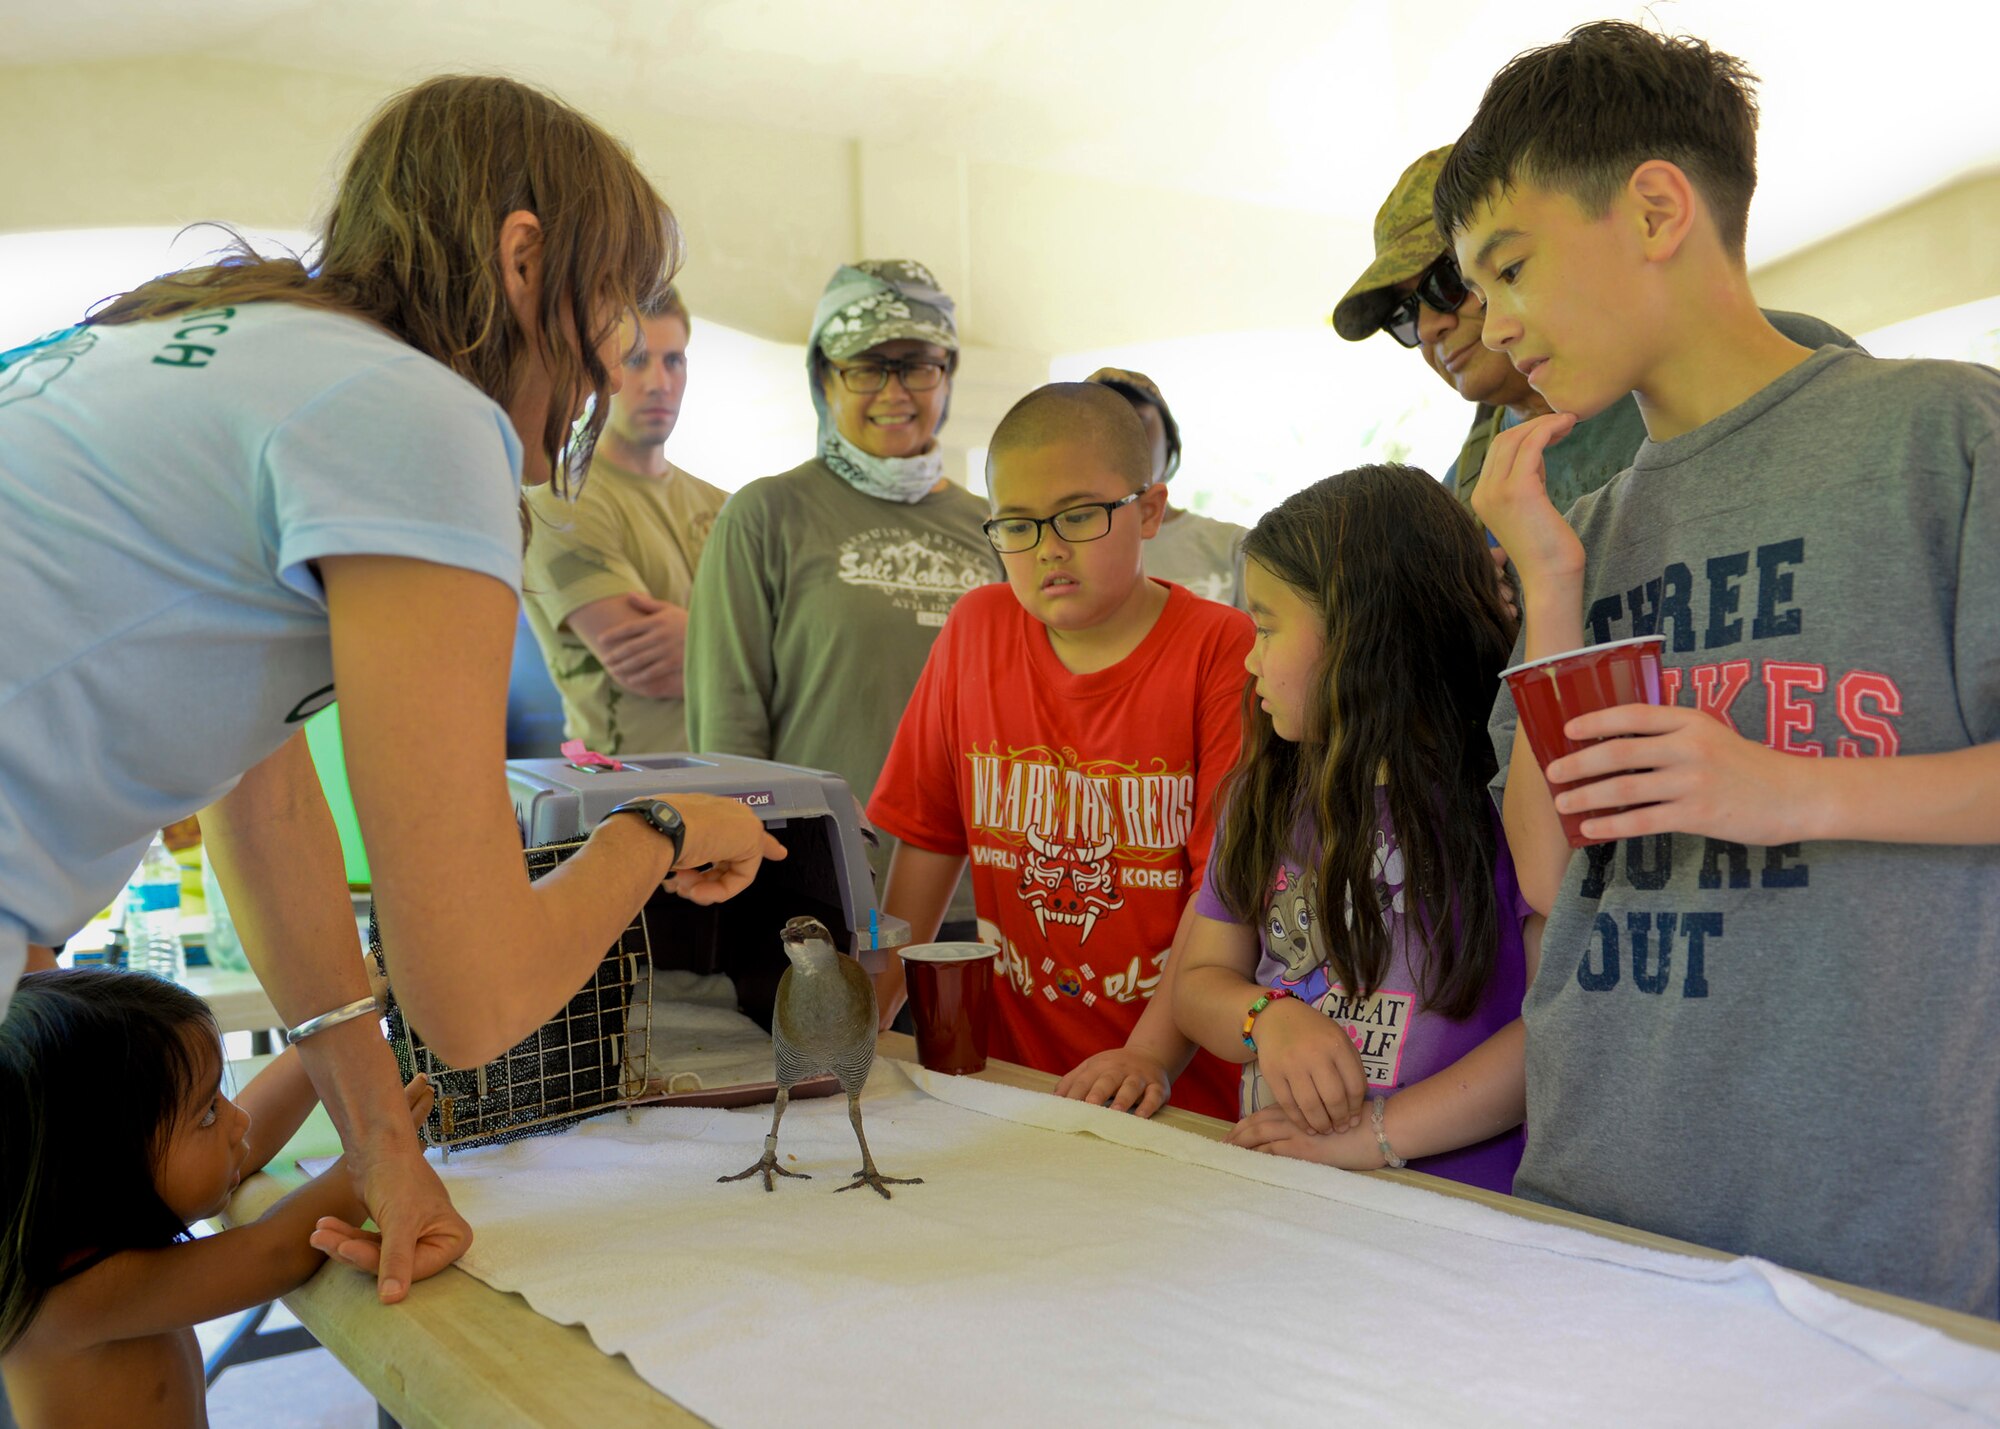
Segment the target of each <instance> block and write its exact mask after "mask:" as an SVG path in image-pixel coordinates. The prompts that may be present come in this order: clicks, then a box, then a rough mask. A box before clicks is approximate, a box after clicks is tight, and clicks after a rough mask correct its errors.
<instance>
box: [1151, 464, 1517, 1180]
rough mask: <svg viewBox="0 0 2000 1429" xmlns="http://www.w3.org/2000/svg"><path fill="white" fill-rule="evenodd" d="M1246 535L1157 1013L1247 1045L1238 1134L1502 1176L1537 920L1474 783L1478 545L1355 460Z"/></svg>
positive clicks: (1479, 732)
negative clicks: (1243, 617)
mask: <svg viewBox="0 0 2000 1429" xmlns="http://www.w3.org/2000/svg"><path fill="white" fill-rule="evenodd" d="M1243 550H1244V555H1245V557H1246V567H1245V586H1246V588H1247V591H1248V595H1249V607H1250V615H1251V618H1252V620H1254V621H1255V622H1256V626H1257V643H1256V644H1255V646H1254V647H1252V650H1251V653H1250V656H1249V658H1248V659H1247V660H1246V661H1245V662H1244V663H1245V665H1246V667H1247V668H1248V669H1249V671H1250V673H1251V675H1252V676H1253V677H1254V678H1255V685H1254V687H1253V689H1252V691H1251V692H1250V694H1249V695H1248V696H1246V701H1245V711H1244V736H1243V753H1242V756H1241V758H1240V760H1239V762H1238V764H1237V767H1236V769H1235V770H1234V771H1233V772H1232V773H1231V775H1230V778H1229V780H1228V782H1227V783H1226V784H1225V785H1224V786H1223V789H1222V791H1221V794H1220V796H1219V797H1220V799H1221V800H1222V802H1223V814H1222V827H1221V832H1220V833H1219V835H1218V836H1217V841H1216V852H1215V855H1214V856H1213V857H1212V858H1211V859H1210V860H1209V865H1208V876H1207V879H1206V880H1205V882H1204V884H1203V887H1202V889H1201V892H1200V894H1199V895H1198V897H1197V901H1196V916H1195V918H1194V919H1193V921H1192V924H1191V926H1190V927H1189V928H1188V929H1187V931H1186V939H1187V942H1186V950H1185V958H1186V961H1185V962H1184V963H1183V964H1182V968H1181V981H1180V985H1179V988H1178V990H1177V995H1176V1000H1175V1015H1176V1019H1177V1020H1178V1021H1179V1023H1180V1025H1181V1028H1182V1030H1183V1031H1184V1032H1186V1033H1187V1035H1188V1036H1190V1037H1192V1038H1193V1039H1195V1040H1196V1041H1198V1042H1199V1043H1201V1045H1203V1046H1204V1047H1207V1048H1208V1049H1209V1050H1210V1051H1212V1052H1214V1053H1216V1054H1217V1055H1218V1056H1221V1057H1225V1058H1227V1059H1228V1060H1230V1061H1234V1062H1242V1063H1246V1064H1247V1065H1246V1067H1245V1070H1244V1075H1243V1081H1242V1108H1241V1110H1242V1115H1243V1117H1244V1120H1243V1121H1241V1122H1240V1123H1239V1124H1238V1125H1237V1127H1236V1130H1235V1131H1234V1132H1233V1133H1232V1134H1231V1137H1230V1140H1231V1141H1233V1142H1234V1143H1235V1144H1237V1145H1239V1146H1247V1147H1251V1148H1254V1149H1258V1150H1263V1151H1269V1152H1274V1153H1276V1154H1279V1155H1285V1156H1296V1157H1300V1158H1303V1159H1306V1160H1314V1161H1323V1162H1327V1163H1329V1164H1332V1165H1336V1166H1343V1167H1346V1168H1348V1169H1350V1170H1365V1169H1373V1168H1375V1167H1379V1166H1382V1165H1385V1164H1387V1165H1394V1166H1400V1165H1403V1164H1405V1162H1406V1161H1407V1162H1409V1163H1411V1164H1414V1165H1416V1166H1417V1167H1418V1168H1419V1169H1422V1170H1425V1171H1429V1172H1432V1173H1434V1174H1437V1175H1441V1176H1449V1177H1451V1178H1453V1179H1455V1180H1461V1181H1466V1182H1469V1183H1471V1184H1474V1185H1479V1186H1485V1187H1487V1188H1489V1189H1492V1190H1498V1191H1507V1190H1509V1189H1511V1187H1512V1184H1513V1176H1514V1168H1515V1166H1516V1165H1517V1164H1518V1163H1519V1161H1520V1155H1521V1144H1522V1133H1521V1130H1520V1127H1521V1122H1522V1117H1523V1109H1524V1108H1523V1103H1524V1095H1525V1093H1524V1077H1523V1073H1522V1055H1523V1048H1524V1045H1525V1044H1524V1040H1523V1036H1522V1031H1521V1023H1520V1013H1521V998H1522V994H1523V992H1524V991H1525V989H1526V985H1527V981H1528V978H1529V977H1530V976H1531V975H1532V963H1533V960H1534V952H1535V945H1536V942H1537V940H1538V938H1539V933H1540V928H1539V920H1535V925H1534V926H1533V927H1529V926H1528V924H1529V920H1530V918H1531V910H1530V908H1529V907H1528V904H1527V902H1526V900H1525V899H1523V898H1522V896H1521V893H1520V889H1519V887H1518V886H1517V884H1516V882H1515V879H1514V870H1513V863H1512V860H1511V859H1510V858H1509V857H1508V853H1507V845H1506V840H1505V837H1504V835H1503V834H1502V833H1501V830H1500V822H1499V819H1498V817H1497V815H1496V814H1495V812H1494V809H1493V804H1492V800H1491V797H1490V796H1489V795H1488V793H1487V789H1486V785H1487V781H1488V780H1489V779H1490V778H1491V777H1492V776H1493V772H1494V767H1495V766H1494V759H1493V751H1492V747H1491V745H1490V743H1489V742H1488V739H1487V735H1486V716H1487V712H1488V710H1489V709H1490V707H1491V705H1492V703H1493V692H1494V689H1495V685H1496V682H1497V680H1498V677H1499V673H1500V670H1501V668H1502V667H1503V666H1505V665H1506V663H1507V658H1508V653H1509V650H1510V649H1511V647H1512V643H1513V628H1512V620H1511V618H1510V617H1509V615H1508V612H1507V610H1506V607H1505V606H1504V605H1503V603H1502V601H1501V597H1500V594H1499V592H1498V590H1497V589H1496V588H1495V585H1494V581H1493V567H1492V563H1491V560H1490V559H1489V557H1488V556H1487V553H1486V547H1485V542H1484V541H1483V540H1482V539H1481V537H1480V534H1479V531H1478V529H1477V527H1476V526H1475V525H1474V524H1473V521H1472V518H1471V516H1470V515H1469V514H1468V513H1467V512H1466V511H1465V510H1464V509H1463V508H1462V507H1461V506H1460V505H1459V504H1458V503H1457V502H1456V501H1454V500H1453V499H1452V498H1451V496H1450V495H1449V494H1448V493H1447V492H1445V490H1444V489H1443V488H1442V487H1440V486H1439V485H1438V484H1437V483H1436V482H1435V481H1433V480H1432V479H1431V478H1430V477H1428V476H1426V475H1424V473H1422V472H1420V471H1415V470H1412V469H1411V468H1408V467H1401V466H1370V467H1362V468H1359V469H1357V470H1354V471H1349V472H1345V473H1342V474H1341V475H1339V476H1334V477H1329V478H1327V479H1326V480H1324V481H1320V482H1316V483H1315V484H1313V485H1312V486H1310V487H1308V488H1306V489H1305V490H1304V491H1301V492H1299V493H1298V494H1297V495H1295V496H1293V497H1291V498H1290V499H1288V500H1286V501H1285V502H1284V503H1283V504H1281V505H1280V506H1278V507H1277V508H1276V509H1274V510H1272V511H1271V512H1269V513H1268V514H1266V515H1265V517H1264V518H1263V519H1262V520H1261V521H1259V522H1258V523H1257V525H1256V527H1255V528H1254V529H1252V531H1251V532H1250V534H1249V535H1248V536H1247V537H1246V538H1245V540H1244V544H1243Z"/></svg>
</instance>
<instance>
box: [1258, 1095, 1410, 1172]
mask: <svg viewBox="0 0 2000 1429" xmlns="http://www.w3.org/2000/svg"><path fill="white" fill-rule="evenodd" d="M1223 1140H1224V1141H1226V1142H1228V1143H1229V1144H1230V1145H1231V1146H1240V1147H1242V1148H1243V1149H1244V1150H1246V1151H1262V1152H1264V1153H1266V1154H1267V1155H1271V1156H1289V1157H1291V1158H1292V1159H1293V1160H1295V1161H1317V1162H1319V1163H1320V1164H1321V1165H1322V1166H1338V1167H1340V1169H1341V1170H1343V1171H1375V1170H1379V1169H1380V1168H1381V1166H1382V1165H1383V1161H1382V1148H1381V1146H1380V1145H1379V1144H1377V1142H1376V1140H1375V1132H1374V1129H1373V1128H1372V1127H1369V1126H1366V1125H1362V1124H1360V1123H1356V1125H1355V1126H1354V1127H1353V1128H1352V1129H1351V1130H1348V1131H1336V1132H1331V1133H1328V1134H1327V1135H1325V1136H1321V1135H1319V1134H1317V1133H1315V1132H1311V1131H1307V1130H1305V1129H1304V1128H1302V1127H1301V1126H1300V1125H1299V1124H1298V1123H1297V1122H1295V1121H1293V1120H1292V1119H1291V1118H1290V1117H1289V1116H1286V1115H1285V1113H1284V1110H1283V1109H1282V1108H1280V1107H1274V1106H1267V1107H1265V1108H1264V1109H1263V1110H1262V1111H1258V1112H1252V1113H1251V1114H1250V1115H1249V1116H1246V1117H1244V1118H1243V1120H1241V1121H1239V1122H1237V1123H1236V1125H1235V1126H1233V1127H1231V1128H1230V1130H1229V1135H1227V1136H1225V1137H1224V1138H1223Z"/></svg>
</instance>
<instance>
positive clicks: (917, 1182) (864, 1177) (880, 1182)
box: [840, 1166, 924, 1201]
mask: <svg viewBox="0 0 2000 1429" xmlns="http://www.w3.org/2000/svg"><path fill="white" fill-rule="evenodd" d="M923 1184H924V1178H923V1177H921V1176H884V1175H883V1174H882V1173H881V1172H880V1171H877V1170H876V1169H875V1168H874V1167H873V1166H863V1167H862V1168H861V1169H860V1170H859V1171H856V1172H855V1173H854V1179H853V1180H852V1181H849V1182H848V1183H847V1184H846V1185H845V1186H842V1187H841V1188H840V1189H841V1190H842V1191H852V1190H853V1189H854V1188H855V1187H856V1186H873V1187H874V1188H875V1189H876V1190H877V1191H878V1192H880V1193H881V1196H882V1199H883V1200H885V1201H887V1200H892V1199H894V1198H893V1197H891V1196H890V1194H889V1188H890V1187H891V1186H921V1185H923Z"/></svg>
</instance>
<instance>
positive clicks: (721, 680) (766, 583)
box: [686, 259, 1000, 936]
mask: <svg viewBox="0 0 2000 1429" xmlns="http://www.w3.org/2000/svg"><path fill="white" fill-rule="evenodd" d="M957 363H958V328H957V324H956V321H955V317H954V310H953V305H952V301H951V299H950V297H948V296H947V295H946V294H945V293H944V291H943V290H942V289H941V288H939V286H938V282H937V279H936V278H935V277H934V276H932V274H931V271H930V269H928V268H926V267H925V266H924V265H923V264H921V263H915V262H911V261H909V260H907V259H871V260H867V261H863V262H858V263H852V264H846V265H843V266H842V267H841V268H839V269H838V270H836V271H835V273H834V275H833V277H832V279H831V280H830V281H829V282H828V283H827V285H826V291H825V292H824V293H823V294H822V295H821V297H820V300H819V304H818V306H817V308H815V310H814V312H813V319H812V329H811V335H810V339H809V342H808V345H807V351H806V365H807V372H808V376H809V387H810V391H811V396H812V403H813V408H814V410H815V411H816V412H817V413H818V417H819V432H818V450H817V452H816V453H815V454H814V456H813V457H812V459H811V460H809V461H807V462H806V463H804V464H803V465H801V466H799V467H796V468H794V469H793V470H791V471H788V472H785V473H784V474H782V475H780V476H769V477H764V478H763V479H761V480H758V481H753V482H751V483H750V484H749V485H747V486H745V487H744V488H743V489H742V490H740V491H738V492H737V493H736V494H735V495H734V496H732V497H731V498H730V499H729V502H728V504H727V505H726V506H724V507H723V509H722V513H721V515H720V516H718V517H717V518H716V522H715V529H714V531H713V532H712V533H711V535H710V536H709V542H708V546H707V548H706V549H705V551H704V552H703V555H702V562H701V568H700V570H699V571H698V572H697V573H696V576H695V587H694V593H693V595H692V596H691V598H690V600H689V608H690V614H689V618H688V636H687V662H686V687H687V694H686V698H687V705H686V711H687V730H688V747H689V748H690V749H692V750H697V751H701V752H704V753H723V754H744V755H750V756H752V757H755V758H758V759H775V760H778V761H780V762H782V763H786V764H798V765H804V766H806V767H807V768H812V769H831V770H832V771H834V772H835V773H836V774H838V775H840V776H841V777H842V778H843V779H845V780H846V781H847V784H848V787H849V788H850V789H851V790H852V791H853V793H854V794H855V796H856V797H857V798H858V799H860V800H862V801H863V802H864V803H865V802H866V801H867V799H868V796H869V793H870V792H871V791H872V790H873V789H874V787H875V779H876V776H877V775H879V774H880V773H881V771H882V764H883V761H884V760H885V759H887V758H888V754H889V744H890V741H891V740H893V739H894V738H895V734H896V725H897V722H898V721H899V720H900V719H901V718H902V714H903V706H904V705H905V704H907V703H908V702H909V698H910V692H911V691H912V690H913V689H915V688H916V683H917V676H918V675H919V674H921V673H922V671H923V667H924V661H925V659H926V658H927V657H928V656H929V654H930V649H931V643H932V641H933V640H934V639H935V638H936V636H937V633H938V630H939V629H940V628H942V626H943V625H944V620H945V616H946V614H947V613H949V611H950V610H951V607H952V605H953V604H954V603H955V602H956V601H957V600H958V598H959V597H960V596H961V595H963V594H964V593H965V592H966V591H968V590H970V589H972V588H973V587H974V586H978V585H984V584H986V583H987V582H989V581H993V580H997V579H999V578H1000V563H999V558H998V557H996V556H995V555H994V554H993V548H992V547H991V546H989V545H988V544H987V541H986V534H985V532H984V531H983V530H982V529H981V523H982V522H983V521H985V519H986V515H987V511H986V503H985V502H983V501H982V500H980V499H979V498H978V497H976V496H974V495H973V494H972V493H971V492H969V491H967V490H965V488H963V487H961V486H956V485H954V484H953V483H951V482H950V481H947V480H946V479H945V475H944V460H943V457H942V456H941V454H940V453H939V451H938V444H937V431H938V428H939V427H940V426H941V425H942V424H943V422H944V418H945V415H946V411H947V408H948V407H949V404H950V397H951V380H952V373H953V371H954V370H955V368H956V366H957ZM893 842H894V841H893V840H889V839H884V840H883V844H884V845H885V846H884V847H882V848H880V849H875V850H871V851H870V861H871V862H872V863H874V865H875V869H876V877H877V879H878V880H879V879H880V878H882V877H883V876H884V875H885V874H886V872H887V869H888V863H889V855H890V854H891V853H892V852H893V848H892V847H891V845H893ZM960 895H961V896H960V898H959V899H958V900H957V901H955V902H954V904H953V905H952V912H951V913H950V914H949V915H948V917H950V918H952V919H970V918H971V916H972V912H971V910H972V902H971V897H970V893H969V891H968V890H967V889H964V888H961V890H960ZM967 927H968V928H969V925H967ZM954 935H955V934H954ZM966 936H970V933H969V931H967V932H966Z"/></svg>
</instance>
